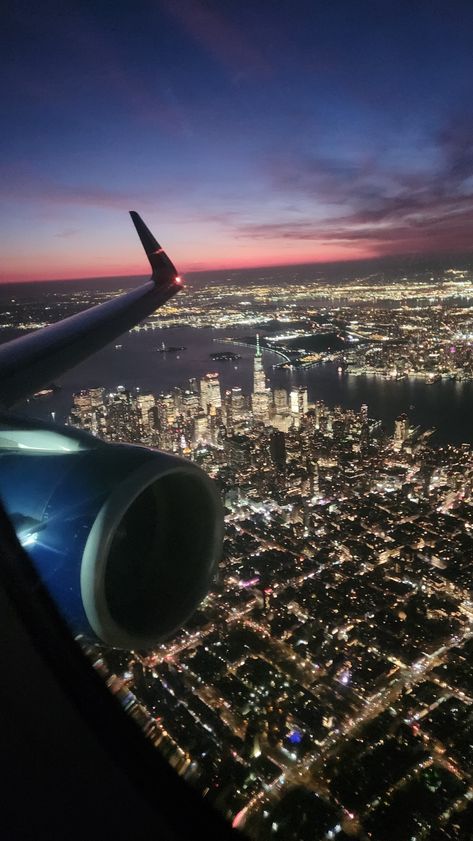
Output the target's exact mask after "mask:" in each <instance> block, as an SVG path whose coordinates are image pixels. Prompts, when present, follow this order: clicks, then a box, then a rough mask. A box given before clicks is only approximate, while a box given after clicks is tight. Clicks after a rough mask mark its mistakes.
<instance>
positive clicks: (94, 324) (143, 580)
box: [0, 212, 223, 649]
mask: <svg viewBox="0 0 473 841" xmlns="http://www.w3.org/2000/svg"><path fill="white" fill-rule="evenodd" d="M131 218H132V220H133V223H134V225H135V228H136V230H137V232H138V236H139V238H140V240H141V243H142V245H143V247H144V249H145V252H146V255H147V257H148V260H149V262H150V264H151V269H152V275H151V279H150V280H149V281H148V283H145V284H144V285H143V286H140V287H139V288H137V289H133V290H132V291H131V292H128V293H126V294H124V295H120V296H118V297H116V298H113V299H112V300H111V301H107V302H105V303H103V304H99V305H97V306H95V307H91V308H90V309H87V310H85V311H83V312H80V313H78V314H77V315H73V316H71V317H70V318H66V319H64V320H63V321H59V322H57V323H56V324H52V325H50V326H48V327H45V328H43V329H41V330H37V331H36V332H35V333H30V334H29V335H27V336H24V337H21V338H19V339H15V340H14V341H12V342H9V343H8V344H5V345H4V346H3V347H0V498H1V500H2V503H3V505H4V506H5V509H6V512H7V514H8V515H9V517H10V518H11V523H12V525H13V527H14V529H15V531H16V534H17V538H18V540H19V542H20V543H21V544H22V546H24V547H28V554H29V555H30V557H31V558H32V560H33V561H34V563H35V566H36V569H37V570H38V571H39V573H40V575H41V577H42V579H43V581H44V582H45V583H46V584H47V586H48V588H49V591H50V593H51V594H52V595H53V597H54V598H55V600H56V603H57V604H58V605H59V606H60V607H61V609H62V611H63V614H64V616H65V617H66V618H67V620H68V621H69V622H70V624H71V627H73V629H74V631H75V633H80V634H83V635H84V636H85V637H86V638H87V639H96V640H97V639H98V640H101V641H102V642H104V643H105V644H107V645H111V646H117V647H121V648H124V649H134V648H138V649H145V648H149V647H150V646H152V645H154V644H156V642H157V641H159V640H161V639H164V638H166V637H167V636H169V634H171V633H173V631H174V630H175V629H176V628H178V627H181V626H182V625H183V624H184V622H185V621H186V620H187V618H188V617H189V616H190V615H191V614H192V612H193V611H194V610H195V608H196V607H197V605H198V604H199V603H200V602H201V600H202V598H203V597H204V596H205V594H206V593H207V592H208V589H209V586H210V583H211V580H212V577H213V575H214V572H215V570H216V565H217V563H218V560H219V558H220V552H221V547H222V540H223V509H222V505H221V500H220V494H219V491H218V489H217V487H216V485H215V484H214V483H213V482H212V480H211V479H210V478H209V477H208V476H207V474H206V473H205V472H204V471H202V470H201V469H200V468H199V467H197V465H195V464H193V463H191V462H189V461H186V460H185V459H182V458H179V457H178V456H175V455H171V454H169V453H161V452H159V451H158V450H155V449H148V448H146V447H139V446H136V445H129V444H126V443H119V444H112V443H107V442H105V441H101V440H99V439H98V438H96V437H95V436H93V435H89V434H87V433H85V432H78V431H77V430H73V429H71V427H58V426H56V425H54V424H44V423H41V422H40V421H36V420H29V419H28V420H27V419H24V418H17V417H14V416H13V415H11V414H10V413H9V412H5V411H4V412H1V410H2V409H3V410H8V409H9V408H10V407H11V406H13V405H14V404H15V403H17V402H18V401H20V400H22V399H24V398H26V397H28V395H30V394H32V393H33V392H35V391H36V390H38V389H39V388H41V387H42V386H45V385H47V384H49V383H50V382H51V381H52V380H53V379H54V378H56V377H58V376H60V375H61V374H62V373H64V372H65V371H67V370H68V369H69V368H71V367H73V366H74V365H76V364H77V363H78V362H81V361H82V360H83V359H85V358H86V357H87V356H89V355H90V354H92V353H94V352H95V351H97V350H99V349H100V348H101V347H103V346H104V345H106V344H107V343H108V342H110V341H112V339H114V338H115V337H117V336H119V335H120V334H121V333H123V332H124V331H125V330H128V329H129V328H130V327H132V326H133V325H134V324H136V323H137V322H139V321H141V319H142V318H144V317H145V316H146V315H148V314H149V313H152V312H153V311H154V310H155V309H156V308H157V307H159V306H161V304H163V303H164V302H165V301H167V300H169V298H171V296H172V295H174V294H175V293H176V292H177V291H178V290H179V288H180V286H181V280H180V278H179V276H178V274H177V271H176V269H175V267H174V265H173V264H172V262H171V260H170V259H169V257H167V255H166V254H165V252H164V251H163V249H162V248H161V246H160V245H159V243H158V242H156V240H155V238H154V236H153V235H152V233H151V232H150V231H149V230H148V228H147V227H146V225H145V224H144V222H143V221H142V219H141V218H140V217H139V216H138V214H137V213H135V212H132V213H131ZM0 555H1V552H0Z"/></svg>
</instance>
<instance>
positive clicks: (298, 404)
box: [290, 385, 309, 416]
mask: <svg viewBox="0 0 473 841" xmlns="http://www.w3.org/2000/svg"><path fill="white" fill-rule="evenodd" d="M290 405H291V412H292V414H293V415H300V416H302V415H306V414H307V409H308V407H309V401H308V397H307V389H306V388H305V387H304V386H302V385H301V386H299V387H298V388H294V389H293V390H292V391H291V396H290Z"/></svg>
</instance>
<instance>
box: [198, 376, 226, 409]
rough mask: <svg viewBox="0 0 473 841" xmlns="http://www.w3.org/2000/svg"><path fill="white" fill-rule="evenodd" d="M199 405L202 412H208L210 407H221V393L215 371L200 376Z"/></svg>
mask: <svg viewBox="0 0 473 841" xmlns="http://www.w3.org/2000/svg"><path fill="white" fill-rule="evenodd" d="M200 405H201V406H202V409H203V410H204V412H210V410H211V408H213V409H221V407H222V393H221V391H220V379H219V376H218V374H217V373H213V374H206V375H205V377H202V379H201V381H200Z"/></svg>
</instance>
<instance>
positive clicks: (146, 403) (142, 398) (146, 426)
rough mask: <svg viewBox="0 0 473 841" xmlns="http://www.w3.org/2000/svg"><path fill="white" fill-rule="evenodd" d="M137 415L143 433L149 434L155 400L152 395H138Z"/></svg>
mask: <svg viewBox="0 0 473 841" xmlns="http://www.w3.org/2000/svg"><path fill="white" fill-rule="evenodd" d="M136 405H137V409H138V414H139V416H140V418H141V425H142V427H143V431H144V432H149V431H150V430H151V429H152V426H153V412H152V410H153V409H154V407H155V405H156V400H155V398H154V395H153V394H138V395H137V398H136Z"/></svg>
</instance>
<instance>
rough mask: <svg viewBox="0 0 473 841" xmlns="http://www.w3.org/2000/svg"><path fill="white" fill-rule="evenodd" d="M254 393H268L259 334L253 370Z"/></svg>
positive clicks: (257, 335)
mask: <svg viewBox="0 0 473 841" xmlns="http://www.w3.org/2000/svg"><path fill="white" fill-rule="evenodd" d="M253 391H254V392H255V393H260V392H264V391H266V376H265V373H264V368H263V358H262V354H261V347H260V343H259V333H257V334H256V354H255V361H254V369H253Z"/></svg>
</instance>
